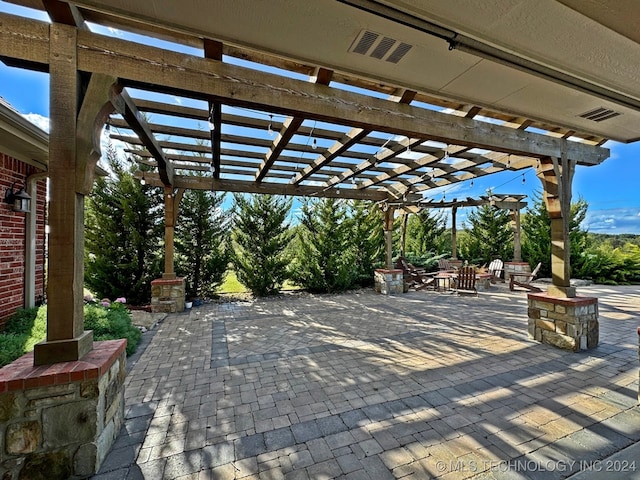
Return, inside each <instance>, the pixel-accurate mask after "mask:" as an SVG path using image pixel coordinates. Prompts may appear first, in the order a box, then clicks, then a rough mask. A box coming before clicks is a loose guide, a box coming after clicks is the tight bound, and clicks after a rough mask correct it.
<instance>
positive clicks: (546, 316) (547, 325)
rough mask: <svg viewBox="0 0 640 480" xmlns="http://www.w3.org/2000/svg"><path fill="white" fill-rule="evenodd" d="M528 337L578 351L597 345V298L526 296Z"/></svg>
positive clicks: (545, 295)
mask: <svg viewBox="0 0 640 480" xmlns="http://www.w3.org/2000/svg"><path fill="white" fill-rule="evenodd" d="M528 304H529V310H528V313H529V338H532V339H535V340H537V341H538V342H542V343H548V344H549V345H554V346H556V347H558V348H562V349H564V350H571V351H574V352H578V351H580V350H589V349H592V348H595V347H597V346H598V340H599V324H598V299H597V298H594V297H573V298H558V297H552V296H550V295H548V294H547V293H529V294H528Z"/></svg>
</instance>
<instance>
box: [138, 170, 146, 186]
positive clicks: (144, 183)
mask: <svg viewBox="0 0 640 480" xmlns="http://www.w3.org/2000/svg"><path fill="white" fill-rule="evenodd" d="M146 184H147V181H146V180H145V179H144V172H142V178H141V179H140V185H142V186H145V185H146Z"/></svg>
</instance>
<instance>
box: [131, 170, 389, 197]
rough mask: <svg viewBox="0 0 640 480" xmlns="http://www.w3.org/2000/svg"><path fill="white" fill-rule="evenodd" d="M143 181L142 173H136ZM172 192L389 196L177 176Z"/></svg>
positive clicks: (152, 178) (149, 176) (154, 181)
mask: <svg viewBox="0 0 640 480" xmlns="http://www.w3.org/2000/svg"><path fill="white" fill-rule="evenodd" d="M136 175H137V176H139V177H142V173H136ZM144 178H145V181H146V182H147V183H149V184H151V185H155V186H158V187H160V186H162V182H161V180H160V178H159V176H158V174H156V173H147V172H145V174H144ZM175 182H176V183H175V185H174V186H175V188H184V189H191V190H212V189H213V190H217V191H221V192H237V193H258V194H270V195H289V196H294V197H320V198H348V199H354V200H369V201H374V202H379V201H381V200H386V199H387V198H388V194H387V192H386V191H385V190H384V189H378V190H365V191H361V190H357V189H355V188H348V189H347V188H328V189H323V188H321V187H315V186H308V185H291V184H289V183H276V182H262V183H259V184H257V183H255V182H252V181H243V180H223V179H221V180H211V178H208V177H196V176H182V175H176V177H175Z"/></svg>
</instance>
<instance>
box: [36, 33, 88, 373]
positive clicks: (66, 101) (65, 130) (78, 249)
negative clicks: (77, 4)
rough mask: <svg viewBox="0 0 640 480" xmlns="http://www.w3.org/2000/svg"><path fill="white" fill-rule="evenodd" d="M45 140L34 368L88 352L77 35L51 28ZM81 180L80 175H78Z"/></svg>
mask: <svg viewBox="0 0 640 480" xmlns="http://www.w3.org/2000/svg"><path fill="white" fill-rule="evenodd" d="M49 28H50V32H51V41H50V68H49V74H50V75H49V78H50V87H49V89H50V91H49V95H50V116H51V132H50V134H49V182H50V183H49V185H50V203H49V228H50V233H49V257H48V258H49V268H48V272H49V277H48V291H47V297H48V307H47V338H46V340H45V341H44V342H41V343H39V344H37V345H36V346H35V349H34V363H35V365H46V364H51V363H57V362H66V361H73V360H79V359H80V358H82V357H83V356H84V355H85V354H86V353H88V352H89V351H90V350H91V349H92V348H93V333H92V332H90V331H89V332H85V331H84V312H83V300H84V291H83V285H84V195H83V194H82V193H78V192H77V190H76V178H77V177H78V176H79V175H78V174H79V173H80V172H78V171H77V169H78V168H79V167H78V164H77V162H76V155H77V154H76V131H77V123H76V119H77V113H78V110H79V109H78V103H79V102H78V99H79V92H80V88H79V87H80V81H79V77H78V71H77V56H76V29H75V28H74V27H70V26H67V25H61V24H56V23H53V24H51V26H50V27H49ZM82 173H83V174H84V172H82Z"/></svg>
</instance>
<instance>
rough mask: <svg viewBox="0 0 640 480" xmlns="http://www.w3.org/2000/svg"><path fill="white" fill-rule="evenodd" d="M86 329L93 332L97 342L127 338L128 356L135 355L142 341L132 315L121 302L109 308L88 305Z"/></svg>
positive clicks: (85, 315)
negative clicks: (132, 321) (133, 323)
mask: <svg viewBox="0 0 640 480" xmlns="http://www.w3.org/2000/svg"><path fill="white" fill-rule="evenodd" d="M84 328H86V329H87V330H93V339H94V340H97V341H102V340H113V339H117V338H125V339H126V340H127V355H131V354H133V353H135V351H136V349H137V348H138V344H139V343H140V340H141V339H142V333H141V332H140V330H139V329H138V328H137V327H135V326H133V325H132V324H131V313H129V310H127V308H126V307H125V306H124V304H123V303H120V302H113V303H111V304H110V305H109V306H108V307H105V306H102V305H86V306H85V307H84Z"/></svg>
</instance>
